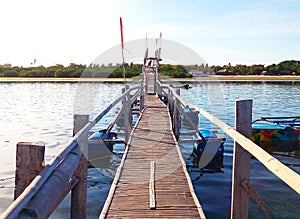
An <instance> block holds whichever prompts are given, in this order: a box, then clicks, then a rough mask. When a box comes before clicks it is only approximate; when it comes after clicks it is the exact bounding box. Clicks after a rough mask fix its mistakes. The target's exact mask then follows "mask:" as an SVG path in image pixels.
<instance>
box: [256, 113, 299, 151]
mask: <svg viewBox="0 0 300 219" xmlns="http://www.w3.org/2000/svg"><path fill="white" fill-rule="evenodd" d="M251 138H252V141H254V142H255V143H256V144H258V145H260V146H272V147H277V148H281V150H284V151H292V150H297V148H299V146H300V117H297V116H296V117H262V118H260V119H257V120H255V121H254V122H253V123H252V137H251Z"/></svg>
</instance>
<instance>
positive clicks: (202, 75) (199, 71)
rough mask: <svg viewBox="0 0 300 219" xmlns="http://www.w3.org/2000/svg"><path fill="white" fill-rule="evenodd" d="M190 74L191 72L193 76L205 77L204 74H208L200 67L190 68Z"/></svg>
mask: <svg viewBox="0 0 300 219" xmlns="http://www.w3.org/2000/svg"><path fill="white" fill-rule="evenodd" d="M189 74H191V75H192V76H193V77H204V76H207V75H206V74H204V72H203V71H201V70H199V69H192V70H189Z"/></svg>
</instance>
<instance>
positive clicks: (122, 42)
mask: <svg viewBox="0 0 300 219" xmlns="http://www.w3.org/2000/svg"><path fill="white" fill-rule="evenodd" d="M120 31H121V47H122V61H123V64H122V65H123V74H124V83H125V90H126V75H125V73H126V70H125V59H124V39H123V23H122V17H120Z"/></svg>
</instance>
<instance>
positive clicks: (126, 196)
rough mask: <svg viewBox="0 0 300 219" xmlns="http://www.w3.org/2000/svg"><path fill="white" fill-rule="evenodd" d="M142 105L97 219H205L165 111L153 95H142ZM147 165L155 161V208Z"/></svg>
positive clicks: (148, 166)
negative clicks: (151, 198) (152, 206)
mask: <svg viewBox="0 0 300 219" xmlns="http://www.w3.org/2000/svg"><path fill="white" fill-rule="evenodd" d="M145 105H146V109H145V110H144V112H143V114H142V117H141V118H140V120H139V121H138V123H137V125H136V127H135V128H134V131H133V133H132V134H131V138H130V141H129V145H130V146H129V147H128V149H127V150H126V152H125V154H124V157H123V160H122V163H121V166H120V168H121V169H120V170H119V171H118V172H117V174H116V178H115V181H114V183H113V184H114V185H113V187H112V189H111V191H110V194H109V197H108V200H107V201H106V205H105V206H104V208H103V211H102V213H101V215H100V218H105V217H107V218H112V217H117V218H120V217H121V218H145V217H148V218H151V217H152V218H205V216H204V213H203V211H202V208H201V206H200V204H199V201H198V199H197V198H196V196H195V193H194V191H193V186H192V184H191V181H190V178H189V175H188V173H187V171H186V167H185V163H184V161H183V159H182V156H181V154H180V151H179V147H178V145H177V143H176V142H175V137H174V135H173V133H172V127H171V124H170V117H169V114H168V110H167V108H166V107H165V105H164V104H163V103H162V102H161V101H159V100H158V99H157V98H156V96H154V95H151V96H148V95H146V96H145ZM151 162H155V179H154V184H155V209H150V207H151V206H150V194H149V181H150V164H151Z"/></svg>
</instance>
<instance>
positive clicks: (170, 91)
mask: <svg viewBox="0 0 300 219" xmlns="http://www.w3.org/2000/svg"><path fill="white" fill-rule="evenodd" d="M172 87H173V85H172V84H171V85H170V87H169V88H168V107H169V111H170V114H171V118H173V115H172V114H173V107H172V104H173V96H172V90H171V89H172Z"/></svg>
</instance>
